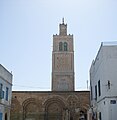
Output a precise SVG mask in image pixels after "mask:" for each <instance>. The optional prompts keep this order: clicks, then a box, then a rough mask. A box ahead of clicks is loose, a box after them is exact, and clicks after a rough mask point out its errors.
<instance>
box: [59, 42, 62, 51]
mask: <svg viewBox="0 0 117 120" xmlns="http://www.w3.org/2000/svg"><path fill="white" fill-rule="evenodd" d="M62 50H63V43H62V42H60V43H59V51H62Z"/></svg>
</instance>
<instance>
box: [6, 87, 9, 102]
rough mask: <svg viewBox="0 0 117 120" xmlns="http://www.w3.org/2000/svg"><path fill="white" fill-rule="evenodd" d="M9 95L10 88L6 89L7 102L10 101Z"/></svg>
mask: <svg viewBox="0 0 117 120" xmlns="http://www.w3.org/2000/svg"><path fill="white" fill-rule="evenodd" d="M8 93H9V88H8V87H6V100H7V101H8Z"/></svg>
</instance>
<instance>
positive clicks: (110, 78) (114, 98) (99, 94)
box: [90, 42, 117, 120]
mask: <svg viewBox="0 0 117 120" xmlns="http://www.w3.org/2000/svg"><path fill="white" fill-rule="evenodd" d="M90 85H91V96H90V97H91V110H90V111H92V115H93V119H94V120H116V119H117V43H116V42H113V43H112V42H109V43H105V42H103V43H102V44H101V46H100V49H99V51H98V54H97V56H96V58H95V60H93V62H92V65H91V68H90Z"/></svg>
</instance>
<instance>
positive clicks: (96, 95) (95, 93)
mask: <svg viewBox="0 0 117 120" xmlns="http://www.w3.org/2000/svg"><path fill="white" fill-rule="evenodd" d="M95 100H97V85H96V86H95Z"/></svg>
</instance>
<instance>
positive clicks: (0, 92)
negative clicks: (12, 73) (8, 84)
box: [0, 84, 3, 99]
mask: <svg viewBox="0 0 117 120" xmlns="http://www.w3.org/2000/svg"><path fill="white" fill-rule="evenodd" d="M2 89H3V84H0V99H2Z"/></svg>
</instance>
